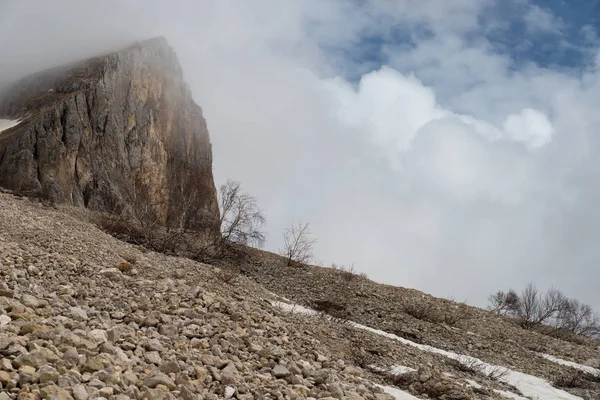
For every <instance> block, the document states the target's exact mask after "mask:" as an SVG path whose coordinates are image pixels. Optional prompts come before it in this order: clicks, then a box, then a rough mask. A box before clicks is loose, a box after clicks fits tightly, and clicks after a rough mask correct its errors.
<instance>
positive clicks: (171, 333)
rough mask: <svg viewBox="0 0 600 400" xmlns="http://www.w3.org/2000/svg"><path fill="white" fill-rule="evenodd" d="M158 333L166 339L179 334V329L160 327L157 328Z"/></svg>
mask: <svg viewBox="0 0 600 400" xmlns="http://www.w3.org/2000/svg"><path fill="white" fill-rule="evenodd" d="M158 333H160V334H161V335H165V336H168V337H175V336H177V334H178V333H179V328H178V327H177V326H176V325H161V326H160V327H159V328H158Z"/></svg>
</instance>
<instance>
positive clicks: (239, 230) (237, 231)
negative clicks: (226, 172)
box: [219, 180, 266, 248]
mask: <svg viewBox="0 0 600 400" xmlns="http://www.w3.org/2000/svg"><path fill="white" fill-rule="evenodd" d="M219 211H220V212H221V237H222V240H224V241H230V242H235V243H240V244H243V245H254V246H256V247H259V248H260V247H262V246H263V245H264V243H265V239H266V234H265V232H264V231H263V227H264V226H265V224H266V219H265V216H264V214H263V212H262V210H261V209H260V208H259V207H258V205H257V203H256V199H255V198H254V197H252V196H250V195H248V194H246V193H244V192H242V189H241V184H240V182H236V181H232V180H228V181H227V182H226V183H225V184H224V185H222V186H221V187H220V188H219Z"/></svg>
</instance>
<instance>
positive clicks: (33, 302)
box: [20, 294, 48, 308]
mask: <svg viewBox="0 0 600 400" xmlns="http://www.w3.org/2000/svg"><path fill="white" fill-rule="evenodd" d="M20 300H21V303H23V305H24V306H25V307H30V308H41V307H46V306H47V305H48V302H47V301H46V300H39V299H38V298H37V297H35V296H32V295H30V294H24V295H23V296H21V299H20Z"/></svg>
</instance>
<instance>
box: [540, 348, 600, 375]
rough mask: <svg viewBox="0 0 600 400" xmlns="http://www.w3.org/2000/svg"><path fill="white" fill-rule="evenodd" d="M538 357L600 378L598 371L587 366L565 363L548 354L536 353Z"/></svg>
mask: <svg viewBox="0 0 600 400" xmlns="http://www.w3.org/2000/svg"><path fill="white" fill-rule="evenodd" d="M538 354H539V355H540V356H542V357H544V358H545V359H546V360H549V361H552V362H555V363H557V364H560V365H565V366H567V367H571V368H575V369H578V370H580V371H583V372H587V373H588V374H592V375H595V376H600V369H596V368H593V367H590V366H587V365H582V364H577V363H574V362H572V361H567V360H563V359H560V358H558V357H554V356H551V355H550V354H544V353H538Z"/></svg>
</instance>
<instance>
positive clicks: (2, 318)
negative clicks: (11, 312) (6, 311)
mask: <svg viewBox="0 0 600 400" xmlns="http://www.w3.org/2000/svg"><path fill="white" fill-rule="evenodd" d="M10 321H12V318H11V317H9V316H8V315H0V326H5V325H8V324H10Z"/></svg>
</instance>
